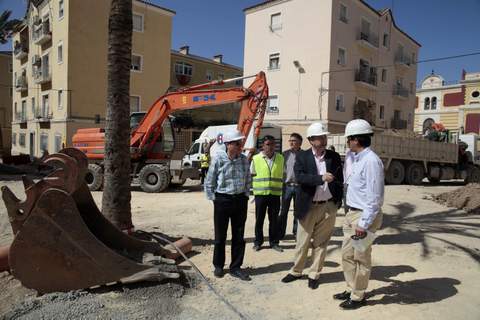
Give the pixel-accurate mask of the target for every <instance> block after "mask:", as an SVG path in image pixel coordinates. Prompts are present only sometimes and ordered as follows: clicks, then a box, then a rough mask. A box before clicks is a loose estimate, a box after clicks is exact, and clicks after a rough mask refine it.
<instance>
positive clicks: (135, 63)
mask: <svg viewBox="0 0 480 320" xmlns="http://www.w3.org/2000/svg"><path fill="white" fill-rule="evenodd" d="M130 70H133V71H142V56H139V55H138V54H132V65H131V67H130Z"/></svg>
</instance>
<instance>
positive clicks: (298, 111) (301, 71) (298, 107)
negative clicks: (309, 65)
mask: <svg viewBox="0 0 480 320" xmlns="http://www.w3.org/2000/svg"><path fill="white" fill-rule="evenodd" d="M293 65H294V66H295V68H297V70H298V90H297V95H298V101H297V119H298V118H299V116H300V94H301V92H300V84H301V80H302V74H303V73H305V69H304V68H303V67H302V65H301V64H300V62H299V61H298V60H294V61H293Z"/></svg>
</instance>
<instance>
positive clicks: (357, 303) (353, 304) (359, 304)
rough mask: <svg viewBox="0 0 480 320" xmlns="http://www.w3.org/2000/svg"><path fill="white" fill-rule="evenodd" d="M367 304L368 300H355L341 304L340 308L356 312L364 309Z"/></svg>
mask: <svg viewBox="0 0 480 320" xmlns="http://www.w3.org/2000/svg"><path fill="white" fill-rule="evenodd" d="M366 304H367V300H365V299H363V300H360V301H354V300H351V299H348V300H346V301H343V302H342V303H340V308H342V309H344V310H355V309H358V308H360V307H363V306H364V305H366Z"/></svg>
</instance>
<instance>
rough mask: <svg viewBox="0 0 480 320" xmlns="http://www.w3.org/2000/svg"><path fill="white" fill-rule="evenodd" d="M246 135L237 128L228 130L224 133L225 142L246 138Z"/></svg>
mask: <svg viewBox="0 0 480 320" xmlns="http://www.w3.org/2000/svg"><path fill="white" fill-rule="evenodd" d="M244 138H245V136H244V135H242V133H241V132H240V131H238V130H237V129H232V130H228V131H227V132H225V133H224V134H223V142H232V141H238V140H242V139H244Z"/></svg>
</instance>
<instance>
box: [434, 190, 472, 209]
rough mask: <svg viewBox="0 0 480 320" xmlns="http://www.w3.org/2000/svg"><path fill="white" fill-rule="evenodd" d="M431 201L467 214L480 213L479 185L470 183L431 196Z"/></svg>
mask: <svg viewBox="0 0 480 320" xmlns="http://www.w3.org/2000/svg"><path fill="white" fill-rule="evenodd" d="M432 200H433V201H435V202H438V203H440V204H443V205H446V206H448V207H454V208H457V209H462V210H465V211H466V212H468V213H480V184H478V183H470V184H468V185H466V186H465V187H462V188H459V189H457V190H454V191H451V192H445V193H441V194H439V195H436V196H433V199H432Z"/></svg>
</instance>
